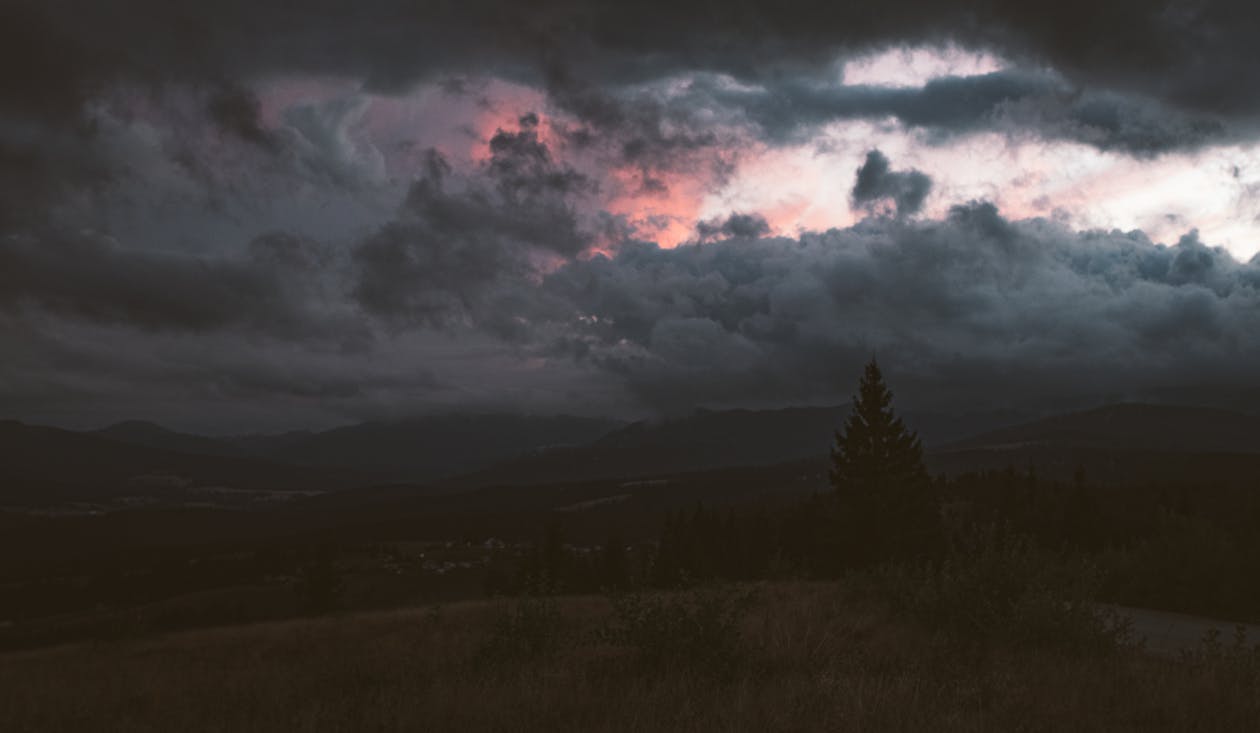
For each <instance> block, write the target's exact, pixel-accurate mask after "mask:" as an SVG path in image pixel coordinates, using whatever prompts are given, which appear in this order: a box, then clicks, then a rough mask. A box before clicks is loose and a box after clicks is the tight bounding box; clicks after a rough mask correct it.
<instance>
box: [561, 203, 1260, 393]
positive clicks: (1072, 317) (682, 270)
mask: <svg viewBox="0 0 1260 733" xmlns="http://www.w3.org/2000/svg"><path fill="white" fill-rule="evenodd" d="M543 288H544V290H545V291H547V292H548V293H549V294H551V295H552V296H554V297H556V298H560V299H563V300H564V301H566V302H568V303H570V304H571V307H572V311H571V313H572V322H571V325H570V329H571V330H570V331H569V332H568V333H567V334H565V335H564V337H563V338H562V339H561V340H560V341H558V342H556V343H555V344H553V348H555V349H556V350H558V351H559V352H561V353H569V354H572V355H574V356H575V357H577V358H581V359H584V360H587V361H588V362H589V363H592V364H596V365H598V366H599V367H600V368H602V369H605V370H606V371H608V372H609V373H610V374H611V375H614V376H615V377H616V378H618V379H621V380H624V381H625V383H626V384H627V385H628V386H629V387H631V388H632V389H633V390H634V391H635V392H636V393H637V394H639V395H640V396H641V397H642V398H643V399H644V400H646V401H648V402H649V403H651V404H653V405H655V406H658V407H662V408H666V407H668V406H670V405H679V404H695V403H697V402H699V403H704V402H709V403H725V404H739V403H740V402H741V401H762V402H774V401H779V402H782V401H793V400H809V399H817V398H818V397H819V396H820V395H829V396H832V397H838V396H841V395H840V393H839V392H838V390H839V389H840V387H841V386H842V385H840V384H838V382H837V379H838V376H837V375H838V374H841V373H845V374H847V373H848V372H846V371H844V370H845V369H848V368H849V367H856V366H857V365H858V364H859V363H860V362H861V361H862V360H863V359H865V358H869V356H870V355H871V354H872V353H874V354H878V355H879V356H880V357H881V358H884V359H886V360H887V362H888V363H889V364H890V365H892V366H891V368H892V369H893V370H894V371H895V372H896V373H897V374H898V376H899V382H900V383H901V384H903V385H904V387H905V389H907V390H909V392H910V394H911V395H912V396H913V397H914V399H916V400H919V401H921V403H936V404H939V405H940V406H943V407H946V408H960V407H965V406H967V405H968V404H972V403H976V402H985V403H987V404H989V405H990V406H993V405H1000V404H1006V403H1009V402H1011V401H1013V400H1017V399H1024V400H1026V401H1030V402H1035V401H1038V400H1042V401H1044V400H1050V399H1055V398H1065V397H1069V396H1077V395H1081V394H1083V393H1101V392H1103V391H1108V392H1107V393H1108V394H1113V395H1114V394H1120V395H1126V394H1127V395H1138V394H1142V393H1143V390H1152V389H1155V388H1157V387H1159V386H1161V385H1170V384H1179V385H1213V386H1215V387H1219V388H1222V389H1223V388H1225V387H1226V386H1229V387H1233V388H1238V389H1243V388H1245V387H1246V385H1247V384H1248V383H1249V380H1250V379H1251V376H1250V375H1251V374H1252V373H1253V372H1254V371H1255V369H1257V368H1260V344H1258V343H1257V342H1256V340H1255V338H1254V336H1253V334H1254V333H1255V332H1256V329H1257V328H1260V266H1258V264H1257V263H1256V262H1252V263H1249V264H1240V263H1238V262H1237V261H1235V260H1234V259H1233V258H1232V257H1231V256H1230V255H1229V254H1228V253H1226V252H1225V251H1224V250H1222V249H1220V248H1214V247H1209V246H1206V245H1204V244H1203V243H1201V242H1200V241H1199V240H1198V238H1197V236H1195V235H1193V234H1191V235H1187V236H1186V237H1184V238H1182V240H1181V241H1180V242H1178V243H1177V244H1176V245H1174V246H1171V247H1168V246H1163V245H1158V244H1153V243H1152V242H1150V241H1149V240H1148V239H1147V238H1146V237H1145V236H1143V235H1142V234H1140V233H1136V232H1130V233H1124V232H1118V231H1112V232H1101V231H1100V232H1079V233H1078V232H1073V231H1070V230H1067V229H1065V228H1063V227H1062V226H1060V225H1058V224H1054V223H1051V222H1048V221H1045V220H1030V221H1022V222H1012V221H1008V220H1006V219H1004V218H1003V217H1001V216H1000V215H999V214H998V212H997V211H996V209H994V208H993V207H992V206H991V205H989V204H972V205H968V206H962V207H957V208H955V209H954V210H953V211H952V212H951V214H950V216H949V217H948V218H947V219H945V220H943V221H936V222H923V223H909V222H905V221H902V220H896V219H870V220H867V221H865V222H863V223H861V224H859V225H857V226H855V227H853V228H850V229H845V230H831V231H829V232H825V233H818V234H807V235H804V236H802V237H801V238H799V239H784V238H764V239H744V238H735V239H731V240H730V241H726V242H720V243H716V244H708V245H687V246H682V247H678V248H676V249H672V250H666V249H660V248H658V247H656V246H655V245H651V244H646V243H645V244H628V245H626V246H625V247H624V248H623V249H622V250H621V251H620V252H619V253H618V254H617V255H616V256H614V257H612V258H605V257H601V256H597V257H594V258H591V259H589V260H586V261H576V262H571V263H569V264H568V265H566V266H565V267H563V268H561V269H559V270H557V271H555V272H553V273H551V274H550V275H548V277H547V279H546V280H545V282H544V284H543Z"/></svg>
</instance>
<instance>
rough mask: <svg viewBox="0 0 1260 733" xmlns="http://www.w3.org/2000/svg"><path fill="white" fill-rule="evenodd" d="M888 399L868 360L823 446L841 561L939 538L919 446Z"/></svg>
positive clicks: (884, 554) (908, 551)
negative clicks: (827, 449) (840, 424)
mask: <svg viewBox="0 0 1260 733" xmlns="http://www.w3.org/2000/svg"><path fill="white" fill-rule="evenodd" d="M892 397H893V395H892V392H891V391H890V390H889V389H888V386H887V385H886V384H885V383H884V377H883V374H882V373H881V372H880V369H879V365H878V364H877V363H876V362H875V360H874V359H872V360H871V361H870V363H868V364H867V365H866V369H865V370H864V372H863V374H862V379H861V382H860V384H859V386H858V394H857V396H856V397H854V399H853V410H852V412H851V413H850V415H849V417H848V419H847V420H845V423H844V428H843V430H841V431H837V432H836V436H835V445H834V447H833V448H832V451H831V485H832V488H834V489H835V491H836V496H837V499H838V500H839V504H840V508H841V517H842V519H841V521H842V524H843V528H842V532H843V533H844V536H843V537H842V538H841V540H842V544H843V545H844V546H845V549H844V553H845V554H846V555H847V556H848V557H847V558H846V559H847V560H848V562H849V563H855V564H864V563H868V562H875V561H880V560H885V559H890V558H891V557H904V556H913V555H922V554H925V553H928V552H930V551H932V550H933V549H934V547H935V544H936V539H937V538H938V536H939V531H938V529H939V528H938V524H939V522H938V509H937V505H936V501H935V498H934V497H933V495H932V491H931V481H930V480H929V478H928V474H927V469H926V468H925V467H924V465H923V446H922V444H921V443H920V442H919V437H918V435H917V434H915V433H914V432H913V431H911V430H909V429H908V428H906V426H905V424H904V423H903V422H902V421H901V418H899V417H897V416H896V415H895V414H894V412H893V409H892Z"/></svg>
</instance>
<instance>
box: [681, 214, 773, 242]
mask: <svg viewBox="0 0 1260 733" xmlns="http://www.w3.org/2000/svg"><path fill="white" fill-rule="evenodd" d="M769 233H770V225H769V224H768V223H766V219H765V217H764V216H762V215H760V214H731V215H730V216H729V217H727V218H726V219H725V220H720V219H714V220H712V221H702V222H700V223H699V224H697V225H696V234H697V235H698V236H699V237H700V239H701V241H706V240H713V239H735V238H744V239H753V238H757V237H764V236H766V235H767V234H769Z"/></svg>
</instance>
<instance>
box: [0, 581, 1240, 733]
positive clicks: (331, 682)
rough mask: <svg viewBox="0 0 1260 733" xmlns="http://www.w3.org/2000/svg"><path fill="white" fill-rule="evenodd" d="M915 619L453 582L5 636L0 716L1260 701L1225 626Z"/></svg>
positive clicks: (513, 715) (1054, 718)
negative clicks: (1174, 655)
mask: <svg viewBox="0 0 1260 733" xmlns="http://www.w3.org/2000/svg"><path fill="white" fill-rule="evenodd" d="M929 626H930V625H924V624H920V623H916V622H914V621H911V620H908V619H906V618H905V617H904V616H902V615H900V614H899V613H897V612H896V610H895V609H892V608H890V607H889V606H888V604H887V603H886V602H884V601H881V600H880V599H879V598H878V597H877V596H872V595H870V594H868V593H866V592H864V591H859V590H853V589H851V588H849V587H847V586H846V585H845V584H837V583H808V584H807V583H775V584H765V585H758V586H742V587H738V588H727V589H710V590H693V591H687V592H676V593H663V594H649V595H643V596H623V597H616V598H612V599H609V598H605V597H571V598H564V599H532V600H529V599H527V600H500V601H481V602H465V603H458V604H452V605H447V606H429V607H420V608H413V609H406V610H396V611H389V612H377V613H370V614H358V615H345V616H335V617H328V618H322V619H316V620H298V621H290V622H285V623H274V624H260V625H253V626H244V627H237V628H223V629H210V630H201V631H195V632H185V633H178V634H171V635H168V636H163V637H157V638H150V639H144V640H134V641H121V642H111V643H93V644H82V645H70V646H63V647H57V648H51V649H45V650H41V651H32V652H17V653H9V654H6V655H3V656H0V717H3V719H4V720H5V729H6V730H8V731H15V732H16V731H50V732H51V731H83V730H98V731H114V730H119V731H121V730H126V731H173V730H180V731H328V730H357V731H393V730H400V731H403V730H406V731H415V730H428V731H432V730H452V731H469V730H494V731H513V730H519V731H534V730H538V731H553V730H555V731H660V730H691V731H709V730H712V731H718V730H721V731H767V730H786V731H805V730H853V731H871V730H907V731H910V730H939V731H984V730H992V731H1021V730H1026V731H1043V730H1044V731H1063V730H1081V731H1149V730H1214V731H1215V730H1219V731H1242V730H1251V729H1254V725H1255V721H1256V720H1260V694H1257V693H1258V692H1260V665H1258V664H1257V661H1256V657H1255V656H1254V653H1252V652H1243V651H1239V650H1234V649H1231V648H1230V646H1229V644H1228V642H1227V641H1226V642H1225V643H1215V644H1211V643H1209V644H1207V645H1205V646H1203V647H1202V648H1201V649H1200V651H1198V652H1195V653H1191V654H1183V655H1182V657H1181V658H1180V659H1165V658H1160V657H1156V656H1153V655H1150V654H1147V653H1145V652H1143V651H1141V650H1140V649H1137V648H1132V647H1129V646H1125V645H1124V643H1123V639H1120V638H1116V639H1115V641H1116V642H1117V643H1114V644H1113V643H1098V644H1095V643H1088V644H1083V645H1081V644H1065V643H1063V640H1062V638H1060V640H1059V641H1054V642H1037V641H1035V640H1034V639H1033V638H1031V637H1026V636H1021V635H1020V634H1018V633H1016V634H1013V635H1012V634H1007V633H1002V634H994V635H991V636H989V637H987V638H986V639H984V640H979V639H974V638H973V639H971V640H969V641H968V640H964V639H961V638H959V637H957V636H954V635H950V634H944V633H941V632H940V630H939V629H938V630H933V629H932V628H930V627H929ZM1010 630H1016V629H1015V627H1012V628H1011V629H1010ZM1025 630H1028V628H1026V629H1025Z"/></svg>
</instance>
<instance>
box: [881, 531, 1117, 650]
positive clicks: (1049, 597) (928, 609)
mask: <svg viewBox="0 0 1260 733" xmlns="http://www.w3.org/2000/svg"><path fill="white" fill-rule="evenodd" d="M1100 577H1101V576H1100V573H1099V572H1098V571H1097V569H1096V568H1094V567H1093V566H1092V565H1090V564H1089V563H1087V562H1084V561H1079V560H1076V561H1065V560H1061V559H1059V558H1056V557H1054V556H1053V555H1052V554H1051V553H1049V552H1047V551H1045V550H1042V549H1039V548H1037V547H1036V546H1035V545H1034V544H1033V543H1032V541H1031V540H1029V539H1028V538H1027V537H1023V536H1020V535H1016V534H1013V533H1011V532H1010V531H1009V530H1007V529H1005V528H1002V527H996V526H988V527H977V528H974V529H973V530H972V531H971V532H970V533H969V536H968V537H967V539H966V541H964V542H963V543H961V545H960V546H959V547H957V548H956V549H955V550H953V551H952V552H951V553H950V555H949V556H948V557H946V558H945V559H944V560H943V561H942V562H941V563H940V564H939V565H937V566H932V565H923V564H921V565H887V566H883V567H881V568H879V569H877V570H876V571H874V572H872V573H871V574H869V575H868V576H867V578H868V582H870V583H872V585H873V586H874V589H875V591H876V592H877V593H878V594H879V595H880V596H882V597H883V598H884V599H885V600H887V601H888V602H889V603H890V605H891V606H892V608H893V609H894V611H896V612H898V613H901V614H903V615H906V616H909V617H911V618H912V619H913V620H914V621H917V622H918V623H920V624H922V625H924V626H926V627H928V628H930V629H933V630H937V631H940V632H943V633H945V634H946V635H948V636H950V637H952V638H954V639H957V640H965V641H988V640H1001V641H1008V642H1012V643H1016V644H1021V645H1030V646H1059V647H1071V648H1075V649H1091V650H1109V649H1114V648H1115V647H1117V646H1118V645H1120V644H1122V643H1124V642H1125V641H1127V639H1128V636H1129V628H1128V622H1127V621H1126V620H1124V619H1122V618H1121V617H1120V616H1118V615H1117V614H1115V613H1114V612H1109V611H1107V610H1104V609H1101V608H1099V607H1098V606H1097V605H1096V604H1094V603H1093V599H1094V596H1095V593H1096V591H1097V589H1098V587H1099V584H1100Z"/></svg>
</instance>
